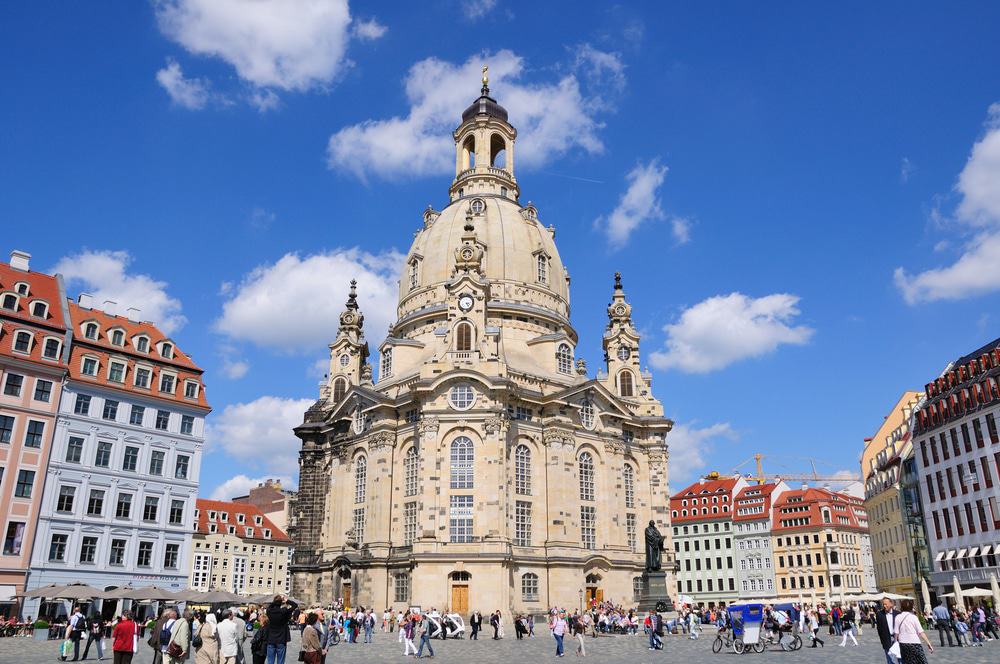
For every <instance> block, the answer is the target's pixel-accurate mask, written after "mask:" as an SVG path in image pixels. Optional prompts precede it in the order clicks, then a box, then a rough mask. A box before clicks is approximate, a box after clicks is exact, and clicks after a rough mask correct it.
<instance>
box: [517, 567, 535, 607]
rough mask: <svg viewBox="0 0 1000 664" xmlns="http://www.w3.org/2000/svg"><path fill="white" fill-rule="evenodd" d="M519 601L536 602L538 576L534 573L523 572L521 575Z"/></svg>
mask: <svg viewBox="0 0 1000 664" xmlns="http://www.w3.org/2000/svg"><path fill="white" fill-rule="evenodd" d="M521 601H522V602H537V601H538V575H537V574H535V573H534V572H525V573H524V574H522V575H521Z"/></svg>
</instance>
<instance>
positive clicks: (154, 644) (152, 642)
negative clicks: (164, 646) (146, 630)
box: [146, 606, 170, 664]
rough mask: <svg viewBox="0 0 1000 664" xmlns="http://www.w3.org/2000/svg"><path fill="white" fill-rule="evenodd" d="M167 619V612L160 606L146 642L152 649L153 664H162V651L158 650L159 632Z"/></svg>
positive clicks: (168, 615)
mask: <svg viewBox="0 0 1000 664" xmlns="http://www.w3.org/2000/svg"><path fill="white" fill-rule="evenodd" d="M169 619H170V612H169V610H168V609H166V608H164V607H162V606H161V607H160V615H159V617H158V618H157V619H156V623H155V624H154V625H153V629H151V630H150V634H149V639H147V640H146V643H147V644H148V645H149V647H150V648H152V649H153V664H163V651H162V650H161V649H160V632H161V631H162V630H163V626H164V625H165V624H167V620H169Z"/></svg>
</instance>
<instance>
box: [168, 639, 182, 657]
mask: <svg viewBox="0 0 1000 664" xmlns="http://www.w3.org/2000/svg"><path fill="white" fill-rule="evenodd" d="M167 654H168V655H170V656H171V657H173V658H175V659H176V658H178V657H180V656H182V655H183V654H184V649H183V648H181V647H180V646H179V645H178V644H177V643H176V642H175V641H171V642H170V643H169V644H167Z"/></svg>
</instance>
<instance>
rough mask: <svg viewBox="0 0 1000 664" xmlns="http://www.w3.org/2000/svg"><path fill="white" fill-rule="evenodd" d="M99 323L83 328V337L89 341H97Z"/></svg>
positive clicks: (89, 324) (88, 324)
mask: <svg viewBox="0 0 1000 664" xmlns="http://www.w3.org/2000/svg"><path fill="white" fill-rule="evenodd" d="M97 332H98V327H97V323H87V324H86V325H84V326H83V336H84V337H86V338H87V339H97Z"/></svg>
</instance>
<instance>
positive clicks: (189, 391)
mask: <svg viewBox="0 0 1000 664" xmlns="http://www.w3.org/2000/svg"><path fill="white" fill-rule="evenodd" d="M184 398H185V399H197V398H198V383H196V382H194V381H193V380H186V381H184Z"/></svg>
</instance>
